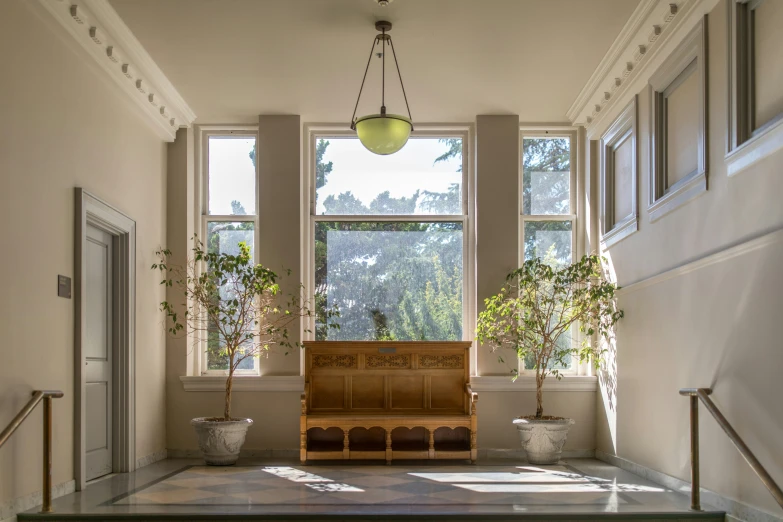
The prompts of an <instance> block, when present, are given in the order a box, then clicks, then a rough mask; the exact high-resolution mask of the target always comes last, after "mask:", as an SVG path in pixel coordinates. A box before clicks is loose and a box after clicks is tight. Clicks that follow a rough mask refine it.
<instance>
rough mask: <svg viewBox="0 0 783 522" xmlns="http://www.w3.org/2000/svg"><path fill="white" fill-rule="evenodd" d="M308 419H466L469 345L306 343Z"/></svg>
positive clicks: (416, 342) (433, 343)
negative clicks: (360, 416) (375, 416)
mask: <svg viewBox="0 0 783 522" xmlns="http://www.w3.org/2000/svg"><path fill="white" fill-rule="evenodd" d="M304 345H305V387H306V390H307V411H308V413H329V414H346V415H351V414H395V415H396V414H406V415H410V414H413V415H453V414H469V413H470V406H469V404H468V398H467V395H466V393H465V386H466V384H467V383H468V379H469V375H470V374H469V368H470V366H469V360H468V353H469V348H470V345H471V343H470V342H467V341H459V342H430V341H406V342H394V341H392V342H387V341H309V342H305V343H304Z"/></svg>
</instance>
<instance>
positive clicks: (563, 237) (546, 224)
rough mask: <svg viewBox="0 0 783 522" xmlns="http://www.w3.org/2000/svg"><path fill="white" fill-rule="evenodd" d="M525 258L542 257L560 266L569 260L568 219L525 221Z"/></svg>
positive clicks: (569, 227) (569, 234)
mask: <svg viewBox="0 0 783 522" xmlns="http://www.w3.org/2000/svg"><path fill="white" fill-rule="evenodd" d="M524 234H525V237H524V241H525V260H526V261H527V260H529V259H535V258H537V257H540V258H542V259H543V260H544V261H545V262H547V263H549V264H551V265H555V266H561V265H564V264H568V263H570V262H571V222H570V221H526V222H525V232H524Z"/></svg>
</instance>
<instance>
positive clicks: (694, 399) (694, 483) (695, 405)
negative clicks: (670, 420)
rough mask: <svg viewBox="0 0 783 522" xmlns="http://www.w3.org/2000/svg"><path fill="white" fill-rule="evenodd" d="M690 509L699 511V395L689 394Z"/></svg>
mask: <svg viewBox="0 0 783 522" xmlns="http://www.w3.org/2000/svg"><path fill="white" fill-rule="evenodd" d="M689 399H690V402H691V509H692V510H693V511H701V499H700V498H699V496H700V495H699V488H700V485H699V397H698V396H697V395H691V396H690V397H689Z"/></svg>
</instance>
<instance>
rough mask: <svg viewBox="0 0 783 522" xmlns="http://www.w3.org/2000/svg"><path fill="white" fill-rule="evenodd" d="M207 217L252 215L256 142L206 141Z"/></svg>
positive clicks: (238, 138) (234, 138) (223, 138)
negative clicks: (207, 175)
mask: <svg viewBox="0 0 783 522" xmlns="http://www.w3.org/2000/svg"><path fill="white" fill-rule="evenodd" d="M207 146H208V147H209V171H208V172H209V205H208V207H209V213H210V214H212V215H223V216H228V215H244V214H255V213H256V197H255V192H256V166H255V161H256V156H255V151H256V139H255V138H253V137H249V136H213V137H210V138H209V141H208V144H207Z"/></svg>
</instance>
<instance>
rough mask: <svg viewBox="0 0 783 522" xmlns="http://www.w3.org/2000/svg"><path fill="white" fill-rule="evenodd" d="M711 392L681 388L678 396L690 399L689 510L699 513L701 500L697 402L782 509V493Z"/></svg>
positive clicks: (701, 389)
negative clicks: (718, 405) (729, 440)
mask: <svg viewBox="0 0 783 522" xmlns="http://www.w3.org/2000/svg"><path fill="white" fill-rule="evenodd" d="M710 394H712V390H711V389H710V388H683V389H681V390H680V395H686V396H688V397H690V401H691V509H692V510H694V511H701V500H700V498H699V400H701V402H703V403H704V406H705V407H706V408H707V411H709V412H710V413H711V414H712V416H713V417H715V421H716V422H717V423H718V426H720V427H721V428H723V431H724V432H726V435H728V436H729V439H731V442H732V443H734V446H735V447H736V448H737V449H738V450H739V452H740V454H741V455H742V456H743V458H744V459H745V461H746V462H747V463H748V464H749V465H750V467H751V469H752V470H753V471H754V472H755V473H756V476H758V478H759V479H761V482H762V483H764V486H766V488H767V489H768V490H769V492H770V493H772V496H773V497H775V501H777V503H778V504H780V507H782V508H783V491H781V489H780V486H778V485H777V484H776V483H775V481H774V480H773V478H772V476H771V475H770V474H769V472H767V470H766V469H764V466H762V465H761V462H759V459H757V458H756V456H755V455H754V454H753V452H752V451H750V448H748V445H747V444H745V441H743V440H742V438H741V437H740V436H739V434H738V433H737V432H736V431H735V430H734V428H732V427H731V424H729V421H728V420H726V417H724V416H723V414H722V413H721V412H720V410H719V409H718V407H717V406H716V405H715V403H714V402H712V399H710Z"/></svg>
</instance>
